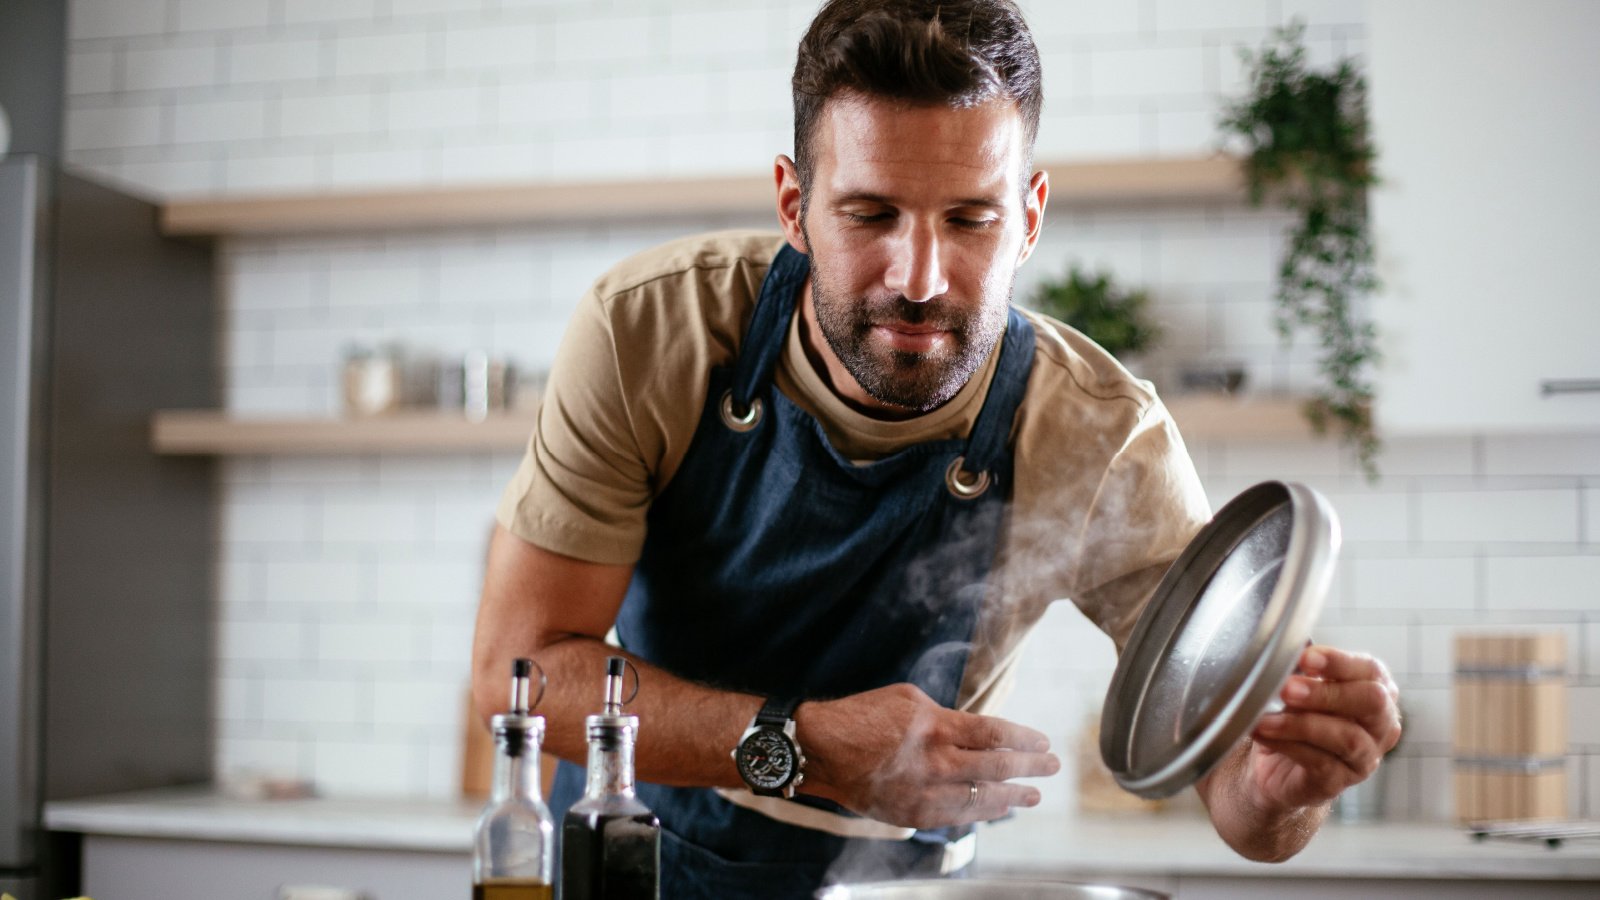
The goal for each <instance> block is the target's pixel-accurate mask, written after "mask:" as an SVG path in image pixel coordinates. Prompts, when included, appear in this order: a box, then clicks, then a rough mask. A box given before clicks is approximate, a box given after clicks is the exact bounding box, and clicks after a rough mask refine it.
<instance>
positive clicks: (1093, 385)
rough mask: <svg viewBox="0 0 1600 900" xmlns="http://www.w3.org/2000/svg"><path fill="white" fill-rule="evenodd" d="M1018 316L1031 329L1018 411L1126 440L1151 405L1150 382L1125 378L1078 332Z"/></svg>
mask: <svg viewBox="0 0 1600 900" xmlns="http://www.w3.org/2000/svg"><path fill="white" fill-rule="evenodd" d="M1018 312H1020V313H1021V314H1022V316H1023V317H1024V318H1025V319H1027V320H1028V322H1029V323H1031V324H1032V325H1033V329H1034V335H1035V345H1034V346H1035V350H1034V365H1033V372H1032V374H1031V375H1030V376H1029V381H1028V402H1027V404H1026V406H1025V407H1024V408H1025V410H1026V411H1027V412H1028V413H1029V414H1030V415H1029V418H1030V419H1034V418H1037V420H1038V423H1042V424H1047V425H1050V426H1055V427H1065V428H1071V429H1072V430H1074V431H1080V432H1081V430H1082V429H1084V428H1085V427H1086V426H1087V427H1090V428H1092V429H1093V430H1094V431H1096V432H1099V433H1100V436H1102V437H1111V436H1114V435H1116V434H1119V433H1120V434H1127V433H1128V432H1129V431H1131V430H1132V429H1133V428H1134V427H1135V426H1136V425H1137V424H1138V422H1139V420H1140V419H1141V418H1142V417H1143V416H1144V414H1145V413H1146V412H1147V411H1148V410H1149V409H1150V408H1151V407H1152V406H1154V405H1155V404H1156V392H1155V388H1154V387H1153V386H1152V385H1151V384H1150V382H1148V381H1146V380H1144V379H1142V378H1139V377H1138V376H1136V375H1134V374H1133V373H1131V372H1129V371H1128V370H1127V369H1126V368H1124V367H1123V365H1122V364H1121V363H1120V362H1118V361H1117V359H1116V358H1115V357H1113V356H1112V355H1111V354H1110V353H1107V352H1106V351H1105V349H1104V348H1102V347H1101V346H1100V345H1099V344H1096V343H1095V342H1094V341H1091V340H1089V338H1087V337H1085V336H1084V335H1083V333H1082V332H1079V331H1078V330H1076V329H1074V328H1072V327H1071V326H1070V325H1067V324H1065V323H1063V322H1060V321H1058V320H1056V319H1053V318H1051V317H1050V316H1046V315H1044V314H1042V313H1038V312H1034V311H1032V310H1026V309H1019V310H1018ZM1108 432H1109V433H1110V434H1108Z"/></svg>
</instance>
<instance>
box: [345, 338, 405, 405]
mask: <svg viewBox="0 0 1600 900" xmlns="http://www.w3.org/2000/svg"><path fill="white" fill-rule="evenodd" d="M399 355H400V354H399V352H398V348H397V347H395V346H394V345H391V344H385V345H383V346H381V347H378V348H376V349H373V348H370V347H365V346H361V345H358V344H352V345H350V346H348V347H346V348H345V351H344V372H343V375H344V377H343V384H344V410H345V413H346V414H347V415H351V416H375V415H381V414H383V413H387V412H393V411H394V410H396V409H398V408H400V400H401V373H400V360H399V358H398V357H399Z"/></svg>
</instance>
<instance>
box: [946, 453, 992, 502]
mask: <svg viewBox="0 0 1600 900" xmlns="http://www.w3.org/2000/svg"><path fill="white" fill-rule="evenodd" d="M966 462H967V458H966V457H965V456H958V457H956V458H955V459H954V460H952V461H951V462H950V468H948V469H945V470H944V486H945V487H947V488H949V489H950V493H951V494H953V495H955V496H956V497H959V498H960V499H962V500H971V499H972V498H974V497H978V496H981V495H982V494H983V492H984V491H987V490H988V489H989V472H988V470H987V469H986V470H984V471H982V472H979V473H977V474H976V475H974V474H973V473H971V472H968V471H967V470H965V469H963V468H961V467H962V466H963V465H965V464H966Z"/></svg>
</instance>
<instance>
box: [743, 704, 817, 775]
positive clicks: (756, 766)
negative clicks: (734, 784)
mask: <svg viewBox="0 0 1600 900" xmlns="http://www.w3.org/2000/svg"><path fill="white" fill-rule="evenodd" d="M799 705H800V701H799V700H791V699H782V698H779V697H772V698H769V699H768V700H767V702H766V703H765V704H763V705H762V707H761V711H760V712H758V713H756V717H755V718H754V719H752V720H751V721H750V727H749V728H746V729H745V731H744V735H743V736H742V737H740V738H739V746H737V747H734V748H733V764H734V766H736V767H737V768H738V769H739V777H740V778H743V779H744V783H745V784H747V785H749V786H750V790H751V792H753V793H755V794H757V795H759V796H762V797H793V796H794V789H795V788H797V787H799V786H800V784H801V783H802V782H804V781H805V773H804V771H803V770H804V769H805V765H806V755H805V754H804V753H802V752H801V750H800V742H799V741H796V740H795V737H794V711H795V709H796V707H798V706H799Z"/></svg>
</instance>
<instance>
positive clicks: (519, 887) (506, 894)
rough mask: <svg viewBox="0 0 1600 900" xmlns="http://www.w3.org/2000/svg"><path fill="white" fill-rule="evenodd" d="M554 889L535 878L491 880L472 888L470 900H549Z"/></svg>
mask: <svg viewBox="0 0 1600 900" xmlns="http://www.w3.org/2000/svg"><path fill="white" fill-rule="evenodd" d="M554 896H555V888H553V887H551V886H550V883H549V882H546V881H539V880H538V879H536V878H491V879H489V880H488V881H484V882H479V883H478V884H475V885H473V886H472V900H551V898H553V897H554Z"/></svg>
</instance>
